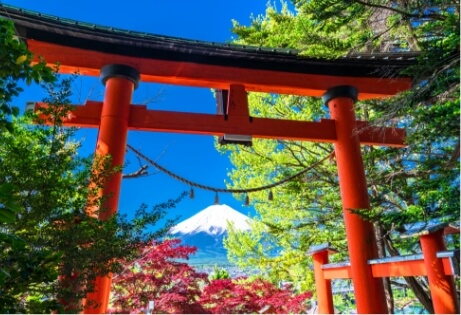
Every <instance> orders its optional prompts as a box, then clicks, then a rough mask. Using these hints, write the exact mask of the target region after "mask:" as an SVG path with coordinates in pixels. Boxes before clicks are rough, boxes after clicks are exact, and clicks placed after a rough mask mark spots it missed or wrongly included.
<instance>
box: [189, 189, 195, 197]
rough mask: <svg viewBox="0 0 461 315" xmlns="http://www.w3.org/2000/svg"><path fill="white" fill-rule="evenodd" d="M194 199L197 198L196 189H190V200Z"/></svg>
mask: <svg viewBox="0 0 461 315" xmlns="http://www.w3.org/2000/svg"><path fill="white" fill-rule="evenodd" d="M194 197H195V192H194V188H192V187H191V188H190V191H189V198H190V199H194Z"/></svg>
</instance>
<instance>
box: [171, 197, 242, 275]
mask: <svg viewBox="0 0 461 315" xmlns="http://www.w3.org/2000/svg"><path fill="white" fill-rule="evenodd" d="M250 222H251V219H250V218H249V217H247V216H246V215H244V214H242V213H240V212H238V211H236V210H234V209H232V208H231V207H229V206H228V205H225V204H222V205H212V206H209V207H207V208H205V209H204V210H202V211H200V212H199V213H197V214H195V215H194V216H192V217H190V218H189V219H187V220H184V221H182V222H180V223H179V224H177V225H175V226H174V227H172V228H171V229H170V231H169V234H170V236H171V237H175V238H179V239H180V240H181V241H182V243H183V244H185V245H190V246H196V247H197V252H196V253H195V254H194V255H193V256H191V257H190V259H189V261H188V263H189V264H191V265H195V266H199V265H201V266H204V265H210V266H214V265H225V266H228V265H229V261H228V260H227V251H226V249H225V248H224V245H223V239H224V237H225V236H227V225H228V223H232V224H233V226H234V227H235V228H236V229H238V230H249V229H250V225H249V223H250Z"/></svg>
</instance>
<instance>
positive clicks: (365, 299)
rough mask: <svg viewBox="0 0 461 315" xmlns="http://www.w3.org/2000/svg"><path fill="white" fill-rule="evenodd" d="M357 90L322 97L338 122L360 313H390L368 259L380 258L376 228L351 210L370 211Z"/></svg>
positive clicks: (337, 148)
mask: <svg viewBox="0 0 461 315" xmlns="http://www.w3.org/2000/svg"><path fill="white" fill-rule="evenodd" d="M357 96H358V91H357V89H356V88H354V87H352V86H338V87H334V88H331V89H329V90H328V91H327V92H326V93H325V94H324V95H323V97H322V99H323V101H324V102H325V104H327V105H328V107H329V109H330V115H331V118H332V119H334V120H335V121H336V135H337V140H336V142H335V155H336V163H337V166H338V176H339V186H340V191H341V198H342V203H343V213H344V222H345V226H346V236H347V243H348V249H349V259H350V263H351V277H352V283H353V285H354V292H355V301H356V305H357V312H358V313H360V314H364V313H366V314H370V313H388V309H387V305H386V299H385V295H384V286H383V282H382V279H380V278H374V277H373V274H372V271H371V267H370V266H369V265H368V260H369V259H373V258H377V256H378V252H377V247H376V239H375V233H374V229H373V225H372V224H371V223H369V222H366V221H364V220H363V219H362V218H361V217H360V216H358V215H356V214H353V213H352V212H351V211H350V210H351V209H369V208H370V201H369V199H368V191H367V184H366V178H365V170H364V166H363V160H362V154H361V151H360V141H359V137H358V135H357V134H356V128H357V123H356V119H355V112H354V102H355V101H356V100H357Z"/></svg>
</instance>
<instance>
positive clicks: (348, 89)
mask: <svg viewBox="0 0 461 315" xmlns="http://www.w3.org/2000/svg"><path fill="white" fill-rule="evenodd" d="M358 95H359V90H357V88H355V87H353V86H352V85H338V86H335V87H332V88H329V89H328V90H327V91H326V92H325V94H323V95H322V101H323V103H324V104H327V105H328V102H329V101H331V100H332V99H334V98H338V97H349V98H351V99H352V100H353V101H354V103H355V102H357V97H358Z"/></svg>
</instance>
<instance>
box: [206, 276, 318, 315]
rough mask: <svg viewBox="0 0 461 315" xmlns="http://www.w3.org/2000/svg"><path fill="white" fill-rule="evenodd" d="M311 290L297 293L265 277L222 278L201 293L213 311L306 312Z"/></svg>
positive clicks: (207, 308)
mask: <svg viewBox="0 0 461 315" xmlns="http://www.w3.org/2000/svg"><path fill="white" fill-rule="evenodd" d="M311 297H312V293H311V292H304V293H301V294H294V293H293V291H292V290H291V289H290V288H288V287H285V288H277V287H276V286H274V285H273V284H272V283H270V282H269V281H266V280H263V279H255V280H249V279H246V278H240V279H235V280H232V279H219V280H213V281H211V282H210V284H208V285H207V286H206V287H205V288H204V290H203V292H202V295H201V297H200V300H199V302H200V304H202V306H203V308H205V309H206V310H207V311H209V312H211V313H213V314H247V313H260V312H264V313H276V314H288V313H304V312H305V311H306V309H307V305H306V303H305V302H306V300H307V299H309V298H311Z"/></svg>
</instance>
